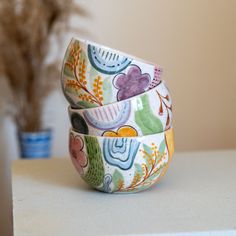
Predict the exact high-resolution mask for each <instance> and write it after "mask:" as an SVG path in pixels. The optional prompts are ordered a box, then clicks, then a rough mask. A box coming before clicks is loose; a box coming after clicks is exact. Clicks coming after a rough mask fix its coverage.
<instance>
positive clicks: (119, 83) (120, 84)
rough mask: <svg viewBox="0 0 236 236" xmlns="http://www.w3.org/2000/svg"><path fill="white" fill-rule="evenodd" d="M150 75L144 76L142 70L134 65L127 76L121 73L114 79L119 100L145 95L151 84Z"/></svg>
mask: <svg viewBox="0 0 236 236" xmlns="http://www.w3.org/2000/svg"><path fill="white" fill-rule="evenodd" d="M150 81H151V78H150V75H149V74H147V73H145V74H142V71H141V69H140V68H139V67H138V66H136V65H132V66H130V67H129V70H128V72H127V74H124V73H121V74H118V75H117V76H115V77H114V80H113V83H114V86H115V87H116V88H117V89H118V93H117V100H118V101H120V100H124V99H127V98H130V97H133V96H135V95H138V94H140V93H143V92H144V91H145V89H146V88H148V86H149V84H150Z"/></svg>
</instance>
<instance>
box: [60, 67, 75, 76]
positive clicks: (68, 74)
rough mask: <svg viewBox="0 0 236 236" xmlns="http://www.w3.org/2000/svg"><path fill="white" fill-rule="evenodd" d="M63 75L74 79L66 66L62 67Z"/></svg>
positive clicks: (72, 73)
mask: <svg viewBox="0 0 236 236" xmlns="http://www.w3.org/2000/svg"><path fill="white" fill-rule="evenodd" d="M63 75H64V76H65V75H66V76H68V77H70V78H72V79H74V78H75V76H74V72H73V71H72V70H71V69H70V68H69V67H68V66H67V65H65V66H64V70H63Z"/></svg>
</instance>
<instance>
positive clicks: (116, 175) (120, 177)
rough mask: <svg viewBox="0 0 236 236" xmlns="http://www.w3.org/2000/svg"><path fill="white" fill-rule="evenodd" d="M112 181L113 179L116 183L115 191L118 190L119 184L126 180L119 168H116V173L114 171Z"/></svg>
mask: <svg viewBox="0 0 236 236" xmlns="http://www.w3.org/2000/svg"><path fill="white" fill-rule="evenodd" d="M112 181H113V184H114V187H115V189H114V191H116V190H117V189H119V184H120V183H121V182H124V177H123V175H122V174H121V173H120V171H119V170H117V169H116V170H115V171H114V173H113V176H112Z"/></svg>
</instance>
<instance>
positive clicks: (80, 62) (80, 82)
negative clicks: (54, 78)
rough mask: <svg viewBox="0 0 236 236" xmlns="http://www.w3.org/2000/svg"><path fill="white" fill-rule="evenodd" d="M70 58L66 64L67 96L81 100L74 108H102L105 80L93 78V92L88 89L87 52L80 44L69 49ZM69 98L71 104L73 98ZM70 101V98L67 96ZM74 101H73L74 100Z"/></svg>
mask: <svg viewBox="0 0 236 236" xmlns="http://www.w3.org/2000/svg"><path fill="white" fill-rule="evenodd" d="M67 53H68V57H66V61H65V62H64V64H65V67H64V76H66V78H67V79H66V83H65V88H64V89H65V92H64V93H65V94H67V93H68V94H70V96H72V97H73V96H76V97H78V98H79V100H80V102H79V104H75V103H74V102H73V103H72V105H73V106H75V107H78V108H84V107H87V106H92V105H91V104H94V106H102V105H103V90H102V85H103V78H102V77H101V76H100V75H98V74H96V75H95V76H94V78H93V89H92V91H91V90H90V89H89V87H88V81H87V74H86V71H87V64H88V62H87V58H86V56H85V52H84V51H83V49H82V48H81V46H80V44H79V43H78V42H74V43H72V44H71V45H70V46H69V48H68V52H67ZM70 96H69V102H71V98H70ZM66 98H67V99H68V96H66ZM72 101H73V100H72Z"/></svg>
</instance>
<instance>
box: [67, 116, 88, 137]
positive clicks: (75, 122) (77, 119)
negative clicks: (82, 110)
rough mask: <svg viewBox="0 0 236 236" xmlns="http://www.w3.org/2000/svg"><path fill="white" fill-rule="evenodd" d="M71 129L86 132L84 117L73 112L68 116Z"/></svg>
mask: <svg viewBox="0 0 236 236" xmlns="http://www.w3.org/2000/svg"><path fill="white" fill-rule="evenodd" d="M70 120H71V125H72V127H73V129H74V130H75V131H77V132H79V133H81V134H88V126H87V123H86V121H85V120H84V118H83V117H82V116H81V115H80V114H78V113H73V114H71V117H70Z"/></svg>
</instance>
